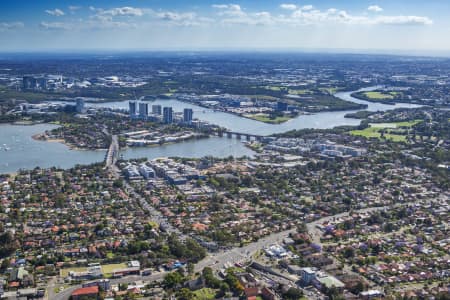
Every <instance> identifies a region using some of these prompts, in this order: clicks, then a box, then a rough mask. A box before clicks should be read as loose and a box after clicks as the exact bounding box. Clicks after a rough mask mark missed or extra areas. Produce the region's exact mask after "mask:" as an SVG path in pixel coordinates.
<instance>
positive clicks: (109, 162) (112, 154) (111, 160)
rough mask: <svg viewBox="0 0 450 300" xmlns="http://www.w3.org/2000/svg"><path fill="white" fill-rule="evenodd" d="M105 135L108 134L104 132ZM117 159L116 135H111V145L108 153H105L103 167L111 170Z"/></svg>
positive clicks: (117, 141)
mask: <svg viewBox="0 0 450 300" xmlns="http://www.w3.org/2000/svg"><path fill="white" fill-rule="evenodd" d="M105 134H108V132H107V131H106V132H105ZM108 135H109V134H108ZM118 158H119V139H118V137H117V135H111V144H110V145H109V149H108V152H107V153H106V160H105V167H106V168H111V167H112V166H114V165H115V164H116V162H117V159H118Z"/></svg>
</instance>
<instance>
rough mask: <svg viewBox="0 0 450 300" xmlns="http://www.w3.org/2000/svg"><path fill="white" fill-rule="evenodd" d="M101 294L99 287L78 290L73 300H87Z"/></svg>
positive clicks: (73, 293) (73, 294) (74, 292)
mask: <svg viewBox="0 0 450 300" xmlns="http://www.w3.org/2000/svg"><path fill="white" fill-rule="evenodd" d="M98 293H99V288H98V286H89V287H84V288H79V289H76V290H75V291H73V292H72V295H71V296H72V299H73V300H78V299H85V298H89V297H91V298H92V297H96V296H97V295H98Z"/></svg>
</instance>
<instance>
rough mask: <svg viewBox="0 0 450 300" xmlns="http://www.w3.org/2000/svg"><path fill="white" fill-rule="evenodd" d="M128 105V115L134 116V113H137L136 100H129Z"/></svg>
mask: <svg viewBox="0 0 450 300" xmlns="http://www.w3.org/2000/svg"><path fill="white" fill-rule="evenodd" d="M128 105H129V110H130V117H134V116H136V113H137V108H136V105H137V104H136V101H130V102H129V103H128Z"/></svg>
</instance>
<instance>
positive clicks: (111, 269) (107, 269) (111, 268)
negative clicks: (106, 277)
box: [102, 263, 127, 274]
mask: <svg viewBox="0 0 450 300" xmlns="http://www.w3.org/2000/svg"><path fill="white" fill-rule="evenodd" d="M126 267H127V264H125V263H123V264H110V265H103V266H102V271H103V274H111V273H112V272H114V270H117V269H125V268H126Z"/></svg>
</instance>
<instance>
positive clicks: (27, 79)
mask: <svg viewBox="0 0 450 300" xmlns="http://www.w3.org/2000/svg"><path fill="white" fill-rule="evenodd" d="M22 87H23V89H24V90H31V89H35V88H36V87H37V81H36V78H34V77H33V76H24V77H23V79H22Z"/></svg>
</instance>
